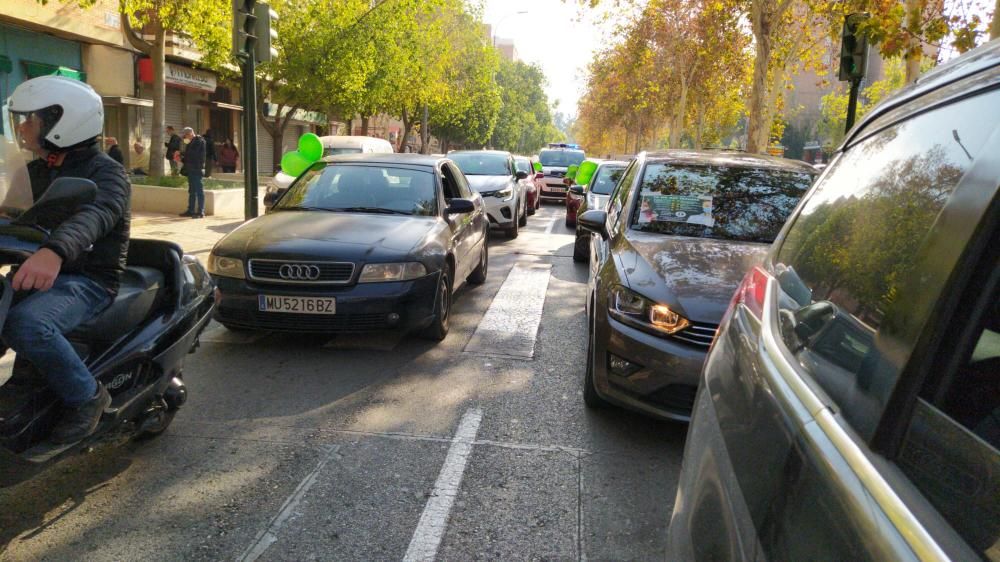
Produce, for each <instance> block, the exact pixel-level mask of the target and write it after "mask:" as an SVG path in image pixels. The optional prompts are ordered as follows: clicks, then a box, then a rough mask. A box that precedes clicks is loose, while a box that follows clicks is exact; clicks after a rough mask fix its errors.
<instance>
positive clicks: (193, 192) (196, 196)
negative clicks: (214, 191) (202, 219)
mask: <svg viewBox="0 0 1000 562" xmlns="http://www.w3.org/2000/svg"><path fill="white" fill-rule="evenodd" d="M201 177H202V176H201V170H198V171H197V172H189V173H188V177H187V178H188V208H187V211H188V212H189V213H194V214H197V215H202V214H205V186H203V185H202V184H201Z"/></svg>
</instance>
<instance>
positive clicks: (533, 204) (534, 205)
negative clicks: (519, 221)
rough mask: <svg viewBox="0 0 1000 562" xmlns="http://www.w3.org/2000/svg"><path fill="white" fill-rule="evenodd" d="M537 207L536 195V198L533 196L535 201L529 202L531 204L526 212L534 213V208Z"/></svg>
mask: <svg viewBox="0 0 1000 562" xmlns="http://www.w3.org/2000/svg"><path fill="white" fill-rule="evenodd" d="M537 208H538V198H537V197H536V198H535V202H534V203H532V204H531V205H530V206H529V207H528V214H529V215H534V214H535V209H537Z"/></svg>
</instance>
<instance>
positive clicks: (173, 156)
mask: <svg viewBox="0 0 1000 562" xmlns="http://www.w3.org/2000/svg"><path fill="white" fill-rule="evenodd" d="M163 144H164V146H166V147H167V160H168V161H170V175H173V176H176V175H177V162H179V161H180V153H181V138H180V137H179V136H177V133H176V132H174V127H173V126H172V125H167V142H165V143H163Z"/></svg>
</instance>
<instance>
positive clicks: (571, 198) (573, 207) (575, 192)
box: [566, 160, 628, 262]
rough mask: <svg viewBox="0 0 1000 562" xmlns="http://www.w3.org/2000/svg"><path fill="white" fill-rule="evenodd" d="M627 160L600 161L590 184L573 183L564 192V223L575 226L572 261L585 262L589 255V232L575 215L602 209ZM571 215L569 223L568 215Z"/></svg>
mask: <svg viewBox="0 0 1000 562" xmlns="http://www.w3.org/2000/svg"><path fill="white" fill-rule="evenodd" d="M627 165H628V162H623V161H621V160H608V161H605V162H602V163H601V164H600V165H599V166H598V167H597V170H596V171H595V172H594V176H593V178H592V179H591V180H590V184H588V185H586V186H582V185H579V186H578V185H574V186H572V187H570V188H569V192H568V193H567V194H566V224H567V226H575V227H576V242H575V243H574V244H573V261H577V262H585V261H587V260H588V259H589V257H590V232H587V231H586V230H584V229H582V228H580V226H579V225H578V224H577V217H578V216H579V215H582V214H583V213H585V212H587V211H588V210H590V209H604V208H605V207H606V206H607V204H608V199H609V198H610V197H611V191H612V190H613V189H614V188H615V185H617V184H618V180H620V179H621V177H622V173H623V172H624V171H625V166H627ZM570 215H572V216H573V222H572V224H570V221H569V217H570Z"/></svg>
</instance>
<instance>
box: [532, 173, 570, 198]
mask: <svg viewBox="0 0 1000 562" xmlns="http://www.w3.org/2000/svg"><path fill="white" fill-rule="evenodd" d="M568 190H569V188H568V187H566V184H564V183H563V179H562V178H558V179H552V180H550V179H547V178H546V180H545V187H543V188H542V192H541V193H540V194H539V195H540V196H541V198H542V199H551V200H554V201H562V200H563V199H565V198H566V191H568Z"/></svg>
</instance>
